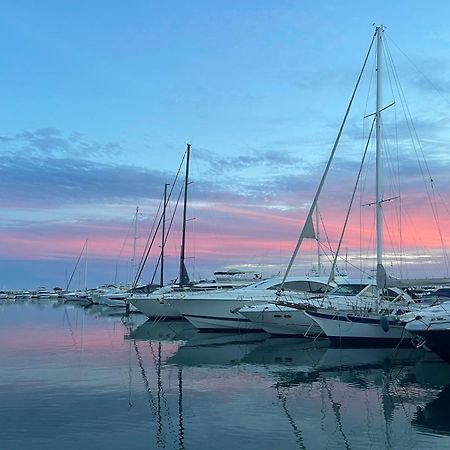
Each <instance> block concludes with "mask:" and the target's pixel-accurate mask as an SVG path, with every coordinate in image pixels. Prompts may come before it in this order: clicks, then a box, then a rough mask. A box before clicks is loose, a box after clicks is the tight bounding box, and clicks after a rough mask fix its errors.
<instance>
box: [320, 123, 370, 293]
mask: <svg viewBox="0 0 450 450" xmlns="http://www.w3.org/2000/svg"><path fill="white" fill-rule="evenodd" d="M375 122H376V117H374V118H373V120H372V126H371V127H370V132H369V136H368V137H367V143H366V148H365V150H364V154H363V157H362V161H361V164H360V166H359V171H358V176H357V177H356V182H355V187H354V188H353V192H352V198H351V200H350V205H349V207H348V209H347V215H346V217H345V221H344V226H343V228H342V233H341V237H340V239H339V244H338V246H337V249H336V256H335V258H334V261H333V265H332V266H331V271H330V276H329V278H328V284H330V281H331V277H332V276H333V272H334V269H335V267H336V261H337V255H338V254H339V251H340V249H341V245H342V241H343V239H344V234H345V231H346V229H347V223H348V219H349V216H350V211H351V209H352V206H353V200H354V199H355V195H356V190H357V188H358V183H359V179H360V177H361V172H362V169H363V166H364V161H365V159H366V154H367V149H368V148H369V143H370V139H371V137H372V132H373V128H374V126H375Z"/></svg>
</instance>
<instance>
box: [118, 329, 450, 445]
mask: <svg viewBox="0 0 450 450" xmlns="http://www.w3.org/2000/svg"><path fill="white" fill-rule="evenodd" d="M126 339H127V340H129V341H130V345H131V346H132V349H133V350H134V352H133V353H135V355H136V358H137V361H138V366H139V372H140V377H142V380H143V383H144V387H145V391H146V394H147V400H148V405H149V407H150V409H151V414H152V417H153V421H154V423H155V424H156V426H157V429H156V442H155V444H156V446H157V447H158V448H164V447H165V446H167V445H168V444H169V441H172V442H173V443H174V444H175V447H178V448H184V445H185V442H184V441H185V431H186V430H185V426H186V423H185V418H184V411H185V410H189V408H192V407H193V404H192V402H193V401H194V399H193V397H192V396H191V395H189V394H190V393H191V389H192V383H193V379H192V377H193V376H194V377H195V374H196V373H197V371H198V373H197V375H199V374H200V373H201V374H202V376H201V379H203V377H205V374H206V373H207V375H206V377H207V378H206V379H205V380H204V384H202V386H203V388H202V389H205V390H207V391H208V389H212V388H213V386H215V388H216V389H217V386H218V385H216V382H215V381H213V380H214V378H215V377H216V376H217V377H219V378H220V379H221V380H224V379H229V377H231V379H230V381H231V380H232V379H233V378H234V377H236V383H237V384H236V390H237V392H241V391H242V395H245V388H244V386H243V385H242V381H243V380H256V382H257V383H258V385H261V386H264V385H265V386H266V387H267V391H266V394H265V395H268V396H269V398H272V400H271V405H272V409H271V410H269V411H268V413H267V414H268V417H271V416H270V415H271V414H276V415H277V416H278V420H279V421H281V422H284V424H285V425H284V426H285V427H286V426H287V427H288V428H289V429H290V430H291V432H292V434H291V437H290V438H289V439H290V440H292V439H293V440H294V441H295V443H296V446H297V447H298V448H322V447H323V448H326V447H327V446H328V447H329V442H328V441H326V439H327V438H326V436H333V439H334V440H335V444H336V446H337V447H342V448H363V447H364V445H365V444H367V442H369V441H370V442H371V443H372V444H373V445H374V446H375V447H377V448H396V445H397V444H398V440H399V439H401V436H405V435H407V436H413V437H411V438H410V441H408V442H409V443H408V446H412V447H413V446H414V445H416V446H418V448H423V446H422V441H421V439H422V438H421V436H422V435H424V436H425V434H426V435H427V436H430V435H445V436H448V435H450V419H449V418H448V415H447V414H446V410H447V406H448V404H449V402H450V365H448V364H446V363H445V362H443V361H442V360H440V358H439V357H437V356H436V355H435V354H434V353H432V352H428V351H426V350H424V349H414V348H366V349H364V348H330V347H329V344H328V340H326V339H316V340H313V339H305V338H274V337H268V335H267V334H266V333H251V334H247V333H243V334H230V333H198V332H197V331H196V330H195V329H193V328H191V327H190V326H189V325H188V324H187V323H186V322H180V321H174V322H152V321H148V322H145V323H144V324H142V325H140V326H138V327H136V328H134V329H130V330H129V334H128V335H127V336H126ZM145 341H147V342H145ZM237 367H238V369H237ZM185 368H188V369H189V370H188V371H187V372H186V371H185ZM204 368H208V371H207V372H205V371H204ZM209 369H212V370H209ZM215 369H217V372H215ZM150 370H151V372H150ZM224 371H226V372H224ZM186 373H188V374H189V376H188V378H187V379H186V380H183V377H185V374H186ZM244 374H245V375H244ZM242 376H244V378H242ZM223 377H225V378H223ZM174 378H176V379H177V382H176V387H175V386H174V385H173V382H171V381H170V380H174ZM152 380H153V382H152ZM197 382H199V381H196V383H197ZM210 383H211V386H210V385H209V384H210ZM219 385H220V383H219ZM186 386H188V390H187V395H186V392H183V389H185V390H186ZM238 386H239V387H238ZM174 391H176V394H177V395H176V396H174V394H175V392H174ZM208 392H209V391H208ZM199 401H200V400H199ZM195 404H197V403H196V402H195ZM204 406H205V407H206V405H204ZM305 418H307V420H306V421H305ZM268 423H270V421H269V422H268ZM171 424H172V425H171ZM175 424H177V426H174V425H175ZM268 426H269V428H270V425H268ZM311 427H314V428H317V427H319V428H320V429H321V430H322V431H323V433H321V434H320V436H318V437H317V438H316V439H317V442H316V444H317V446H316V447H314V446H313V447H311V436H312V434H311V429H310V428H311ZM272 431H273V432H274V433H277V432H279V430H278V429H274V430H272ZM313 434H314V433H313ZM423 439H425V440H424V441H423V442H424V445H425V444H426V443H427V442H429V440H428V441H427V439H429V438H428V437H426V438H423ZM403 444H405V443H403ZM403 444H402V445H400V446H399V448H406V444H405V445H403Z"/></svg>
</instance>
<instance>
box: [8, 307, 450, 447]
mask: <svg viewBox="0 0 450 450" xmlns="http://www.w3.org/2000/svg"><path fill="white" fill-rule="evenodd" d="M449 405H450V365H448V364H446V363H445V362H442V361H441V360H440V359H439V358H438V357H437V356H435V355H434V354H432V353H431V352H427V351H426V350H424V349H339V348H336V349H332V348H329V347H328V342H327V340H320V339H318V340H308V339H301V338H287V339H286V338H273V337H270V336H269V335H266V334H263V333H248V334H219V333H215V334H208V333H198V332H197V331H196V330H195V329H193V328H192V327H191V326H190V325H189V324H188V323H187V322H185V321H176V322H175V321H173V322H164V321H159V322H146V319H145V317H144V316H142V315H131V316H129V317H125V316H123V315H122V314H121V312H120V311H117V310H115V309H114V308H100V307H95V306H93V307H91V308H82V307H79V306H76V305H68V304H60V303H58V302H57V301H41V302H31V301H29V300H28V301H23V302H18V301H16V302H12V303H8V302H4V303H1V304H0V421H1V422H0V423H1V427H0V444H1V445H0V447H1V448H2V449H5V450H36V449H65V450H70V449H83V450H88V449H108V450H113V449H159V448H164V449H200V448H202V449H217V450H222V449H255V450H256V449H258V450H264V449H368V448H374V449H431V448H432V449H448V448H450V416H449V414H448V407H449Z"/></svg>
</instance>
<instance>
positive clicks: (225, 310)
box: [169, 297, 261, 331]
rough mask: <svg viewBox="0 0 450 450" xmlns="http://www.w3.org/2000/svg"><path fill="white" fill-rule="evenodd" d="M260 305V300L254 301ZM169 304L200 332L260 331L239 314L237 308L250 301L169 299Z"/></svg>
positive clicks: (250, 301)
mask: <svg viewBox="0 0 450 450" xmlns="http://www.w3.org/2000/svg"><path fill="white" fill-rule="evenodd" d="M255 301H256V302H257V303H261V300H260V299H259V300H255ZM169 302H170V304H171V305H172V306H173V307H174V308H175V309H176V310H177V311H179V313H180V314H181V315H182V316H183V317H184V318H185V319H187V320H189V322H191V323H192V325H194V326H195V327H196V328H198V329H199V330H202V331H213V330H217V331H232V330H239V331H253V330H261V328H260V327H258V326H257V325H256V324H254V323H252V322H250V321H249V320H248V319H246V318H245V317H244V316H242V315H241V314H239V312H238V310H239V308H242V307H243V306H246V305H248V304H250V303H252V302H253V301H252V300H248V299H247V300H236V299H234V300H233V299H226V300H223V299H219V298H215V299H206V298H201V299H198V300H197V299H194V298H193V297H191V298H189V299H170V300H169Z"/></svg>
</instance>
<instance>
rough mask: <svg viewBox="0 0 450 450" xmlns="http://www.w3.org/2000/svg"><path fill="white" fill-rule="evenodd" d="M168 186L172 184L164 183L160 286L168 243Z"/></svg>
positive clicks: (162, 281) (162, 279)
mask: <svg viewBox="0 0 450 450" xmlns="http://www.w3.org/2000/svg"><path fill="white" fill-rule="evenodd" d="M167 186H170V184H167V183H166V184H164V205H163V216H162V236H161V278H160V282H159V284H160V286H161V287H163V286H164V246H165V244H166V207H167Z"/></svg>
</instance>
